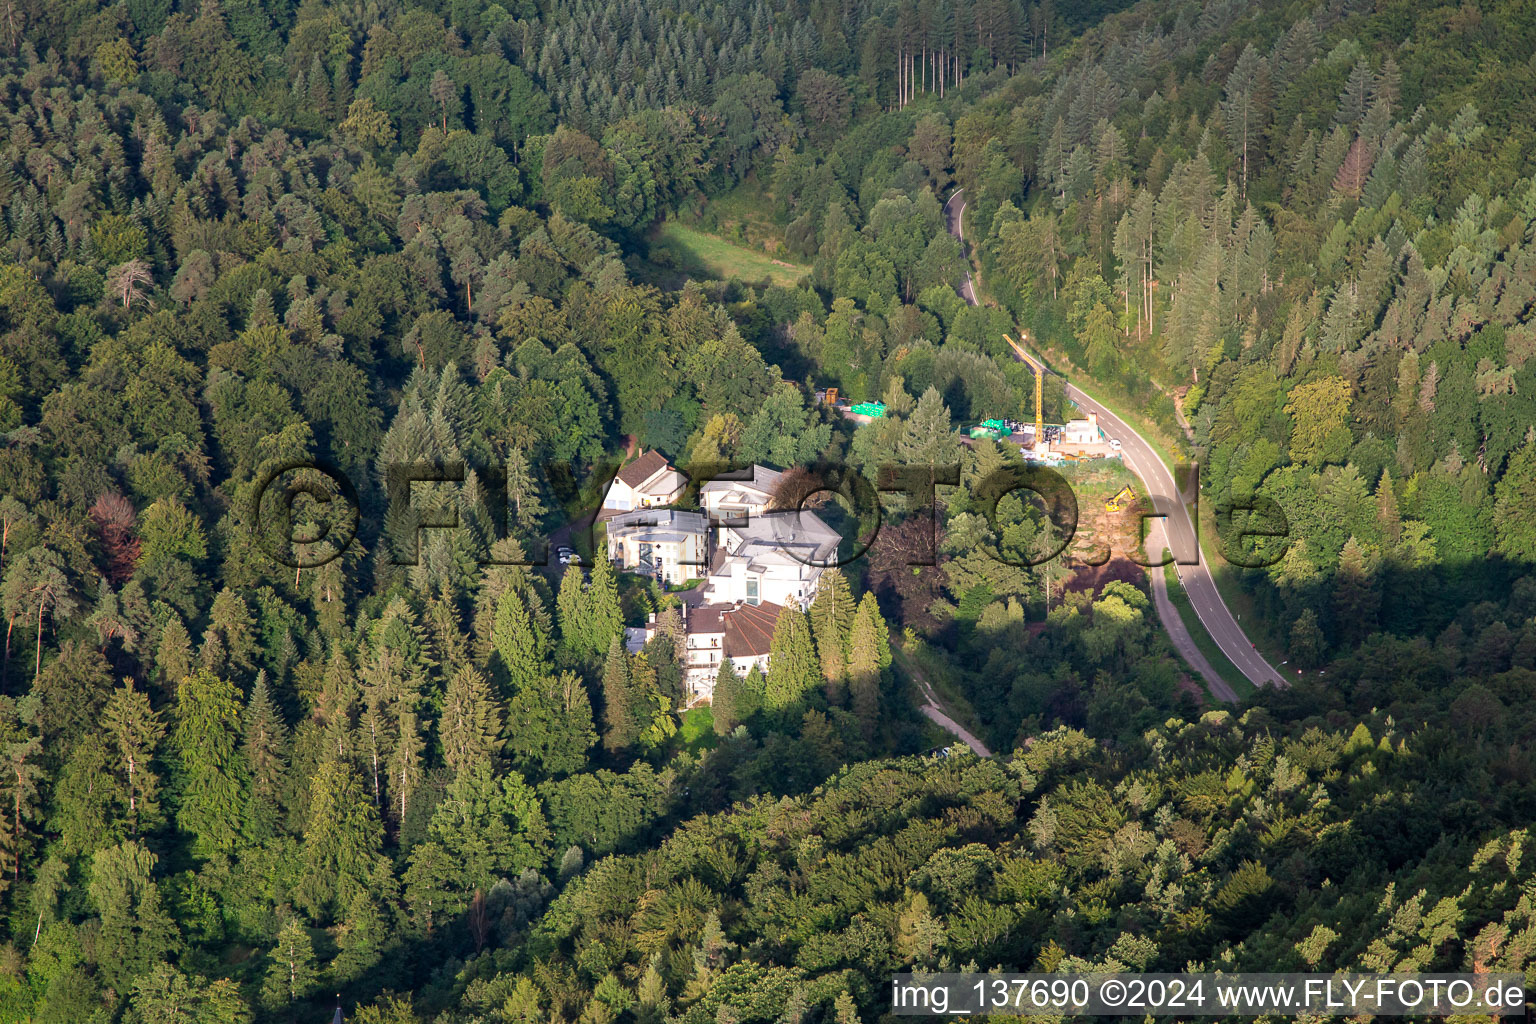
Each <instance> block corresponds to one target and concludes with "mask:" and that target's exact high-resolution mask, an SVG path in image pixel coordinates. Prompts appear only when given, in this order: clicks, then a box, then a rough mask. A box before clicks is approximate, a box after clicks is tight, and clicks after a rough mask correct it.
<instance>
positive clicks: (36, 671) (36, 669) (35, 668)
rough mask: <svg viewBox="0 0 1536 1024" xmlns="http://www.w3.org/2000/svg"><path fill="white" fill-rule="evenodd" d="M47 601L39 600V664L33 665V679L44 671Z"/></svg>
mask: <svg viewBox="0 0 1536 1024" xmlns="http://www.w3.org/2000/svg"><path fill="white" fill-rule="evenodd" d="M46 603H47V602H46V601H38V602H37V664H35V665H33V666H32V678H33V679H36V678H37V677H38V675H39V674H40V673H41V672H42V671H43V606H44V605H45V604H46Z"/></svg>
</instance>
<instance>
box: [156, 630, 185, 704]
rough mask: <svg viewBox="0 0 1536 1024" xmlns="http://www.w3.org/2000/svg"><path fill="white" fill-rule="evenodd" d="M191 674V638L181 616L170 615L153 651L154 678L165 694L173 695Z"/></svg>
mask: <svg viewBox="0 0 1536 1024" xmlns="http://www.w3.org/2000/svg"><path fill="white" fill-rule="evenodd" d="M191 674H192V638H191V637H190V636H189V635H188V634H187V627H186V626H184V625H182V623H181V616H179V615H177V614H176V613H175V612H172V613H171V614H170V617H169V619H167V620H166V623H165V626H164V628H162V629H161V630H160V644H159V646H158V647H157V648H156V650H155V678H156V679H157V680H158V681H159V683H160V686H161V687H162V688H163V689H164V690H165V692H166V693H172V694H173V693H175V692H176V687H177V686H179V685H180V684H181V681H182V680H183V679H185V678H186V677H187V676H189V675H191Z"/></svg>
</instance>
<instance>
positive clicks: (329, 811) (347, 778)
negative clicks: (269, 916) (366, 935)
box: [293, 757, 383, 917]
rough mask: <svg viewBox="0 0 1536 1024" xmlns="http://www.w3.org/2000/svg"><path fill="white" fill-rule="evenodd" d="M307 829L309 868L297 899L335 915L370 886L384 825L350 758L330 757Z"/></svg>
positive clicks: (317, 786) (305, 859)
mask: <svg viewBox="0 0 1536 1024" xmlns="http://www.w3.org/2000/svg"><path fill="white" fill-rule="evenodd" d="M313 789H314V796H313V798H312V799H311V800H310V806H309V823H308V825H307V826H306V827H305V829H304V847H303V851H304V852H303V865H304V871H303V874H302V875H301V876H300V879H299V883H298V885H297V886H296V887H295V888H294V892H293V897H294V901H295V902H296V903H297V904H298V905H299V906H301V907H303V908H304V909H305V910H306V911H307V912H308V913H309V914H311V915H313V916H316V917H319V916H322V915H333V914H335V913H337V912H338V911H340V910H342V909H344V908H346V907H348V906H350V905H351V902H352V900H353V898H354V897H355V896H356V895H357V894H358V893H359V892H365V891H367V887H368V881H369V877H370V876H371V874H372V873H373V870H374V861H375V858H376V857H377V856H378V851H379V845H380V843H381V841H382V840H383V828H382V826H381V825H380V824H379V816H378V814H377V812H375V810H374V808H373V805H372V804H371V803H370V802H369V800H368V798H367V796H366V795H365V794H364V792H363V787H362V783H361V780H359V779H358V777H357V773H356V772H355V771H353V769H352V766H351V765H350V764H348V763H347V762H346V761H344V760H342V759H340V758H336V757H328V758H326V759H325V761H324V762H323V763H322V764H321V765H320V770H319V771H318V772H317V773H316V775H315V781H314V786H313Z"/></svg>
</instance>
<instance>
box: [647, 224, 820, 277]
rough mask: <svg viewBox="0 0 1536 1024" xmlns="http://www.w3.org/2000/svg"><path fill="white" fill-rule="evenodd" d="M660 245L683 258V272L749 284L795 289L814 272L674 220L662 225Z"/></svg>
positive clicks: (659, 237)
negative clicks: (761, 283)
mask: <svg viewBox="0 0 1536 1024" xmlns="http://www.w3.org/2000/svg"><path fill="white" fill-rule="evenodd" d="M657 241H658V242H659V243H660V244H661V245H663V246H665V247H666V248H668V249H671V250H672V251H673V252H674V253H675V254H676V255H677V256H678V257H680V259H679V263H680V264H681V265H682V266H683V268H684V269H686V270H690V271H694V270H702V271H703V272H705V273H707V274H708V275H710V276H711V277H717V278H721V279H734V280H737V281H747V282H756V281H761V280H763V279H764V278H767V279H768V280H770V281H772V282H773V283H774V284H776V285H782V286H783V287H785V288H792V287H794V285H795V284H796V282H798V281H799V280H800V279H801V278H802V277H804V276H805V275H807V274H809V273H810V272H811V268H810V267H808V266H805V265H804V264H797V263H788V262H786V261H783V260H775V259H774V258H773V257H771V256H769V255H768V254H767V253H765V252H762V251H760V250H754V249H751V248H749V247H747V246H744V245H738V244H736V243H735V242H728V241H726V240H725V239H723V238H718V237H716V236H714V235H707V234H705V233H704V232H702V231H698V230H696V229H694V228H690V227H687V226H685V225H683V224H680V223H678V222H677V221H675V220H674V221H668V222H667V223H665V224H663V225H662V227H661V231H660V232H659V233H658V235H657ZM690 264H691V265H690Z"/></svg>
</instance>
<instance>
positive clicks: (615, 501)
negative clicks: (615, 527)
mask: <svg viewBox="0 0 1536 1024" xmlns="http://www.w3.org/2000/svg"><path fill="white" fill-rule="evenodd" d="M687 486H688V478H687V477H686V476H684V475H683V474H682V473H680V472H678V471H677V470H675V469H673V468H672V465H671V463H669V462H667V460H666V458H664V457H663V456H662V454H661V453H660V452H657V451H649V452H645V453H643V454H642V455H641V456H640V457H639V458H637V459H635V460H634V461H633V462H631V463H630V464H629V465H627V466H625V467H624V468H623V469H621V470H619V474H618V476H616V477H614V478H613V483H612V484H610V485H609V487H608V493H607V494H605V495H604V496H603V508H604V510H606V511H609V512H629V511H632V510H634V509H641V508H661V507H664V506H666V505H670V504H672V503H673V502H675V501H677V500H678V499H679V498H681V497H682V496H683V490H684V488H686V487H687Z"/></svg>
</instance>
